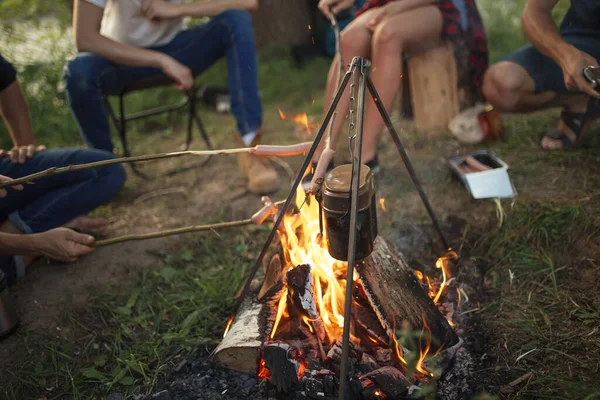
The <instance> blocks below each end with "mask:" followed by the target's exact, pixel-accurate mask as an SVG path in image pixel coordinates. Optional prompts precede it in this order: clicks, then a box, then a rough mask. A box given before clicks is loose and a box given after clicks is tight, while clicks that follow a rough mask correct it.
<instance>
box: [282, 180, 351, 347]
mask: <svg viewBox="0 0 600 400" xmlns="http://www.w3.org/2000/svg"><path fill="white" fill-rule="evenodd" d="M305 196H306V194H305V193H304V190H302V188H301V187H298V190H297V191H296V204H297V205H298V207H299V209H300V212H299V213H298V214H294V215H286V216H285V218H284V219H283V225H284V228H285V234H283V235H281V237H280V240H281V245H282V248H283V251H284V257H285V261H286V264H287V265H290V266H297V265H303V264H308V265H310V266H311V274H312V277H313V279H314V288H315V302H316V305H317V311H318V313H319V315H320V317H321V320H322V321H323V326H324V328H325V332H326V334H327V336H328V337H329V339H330V340H331V341H334V340H335V339H337V338H339V337H340V336H341V334H342V328H343V326H344V316H343V312H344V298H345V294H344V291H345V288H346V280H345V279H338V278H337V275H338V274H339V273H340V272H341V273H342V274H341V275H345V272H346V270H347V263H345V262H342V261H338V260H336V259H334V258H333V257H331V255H330V254H329V251H328V250H327V237H326V234H327V233H326V232H324V234H323V236H321V233H320V229H319V208H318V204H317V202H316V201H310V202H309V201H307V202H306V203H305V201H304V200H305ZM279 305H280V307H285V304H284V303H282V302H280V304H279ZM272 337H273V336H272Z"/></svg>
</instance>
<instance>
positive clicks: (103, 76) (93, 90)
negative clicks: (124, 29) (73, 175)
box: [63, 53, 164, 152]
mask: <svg viewBox="0 0 600 400" xmlns="http://www.w3.org/2000/svg"><path fill="white" fill-rule="evenodd" d="M162 75H164V74H163V73H162V72H161V71H160V70H159V69H158V68H150V67H129V66H125V65H119V64H115V63H113V62H111V61H108V60H106V59H104V58H102V57H100V56H97V55H95V54H92V53H80V54H78V55H77V56H76V57H75V58H73V59H71V60H70V61H69V62H68V63H67V65H66V66H65V69H64V72H63V80H64V82H65V91H66V94H67V101H68V103H69V107H70V109H71V113H72V114H73V117H74V118H75V122H76V123H77V126H78V127H79V132H80V134H81V136H82V138H83V140H84V141H85V143H86V144H87V146H88V147H89V148H93V149H99V150H104V151H108V152H112V151H113V147H114V146H113V143H112V140H111V138H110V126H109V121H108V112H107V110H106V107H105V105H104V101H103V95H119V94H121V93H123V92H124V91H125V89H126V88H127V87H128V86H130V85H132V84H135V83H136V82H138V81H140V80H143V79H147V78H152V77H155V76H162Z"/></svg>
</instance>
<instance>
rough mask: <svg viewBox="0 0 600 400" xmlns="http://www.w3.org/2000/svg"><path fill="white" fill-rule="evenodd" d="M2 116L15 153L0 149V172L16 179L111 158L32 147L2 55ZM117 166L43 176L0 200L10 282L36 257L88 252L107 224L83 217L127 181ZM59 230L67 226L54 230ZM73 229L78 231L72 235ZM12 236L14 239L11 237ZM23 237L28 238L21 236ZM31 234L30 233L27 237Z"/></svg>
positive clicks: (0, 246)
mask: <svg viewBox="0 0 600 400" xmlns="http://www.w3.org/2000/svg"><path fill="white" fill-rule="evenodd" d="M0 114H1V115H2V117H3V119H4V122H5V123H6V125H7V127H8V131H9V132H10V135H11V137H12V141H13V145H14V147H13V149H12V150H10V151H4V150H0V174H2V175H5V176H9V177H11V178H20V177H23V176H26V175H30V174H33V173H36V172H40V171H43V170H45V169H48V168H51V167H64V166H67V165H73V164H84V163H90V162H94V161H102V160H108V159H111V158H114V156H113V154H112V153H109V152H106V151H101V150H80V149H74V150H45V149H44V148H43V146H36V144H35V141H34V138H33V135H32V132H31V119H30V117H29V109H28V108H27V103H26V102H25V98H24V96H23V92H22V91H21V87H20V86H19V82H18V81H17V80H16V72H15V69H14V68H13V66H12V65H11V64H9V63H8V62H7V61H6V60H5V59H4V58H2V56H0ZM125 179H126V176H125V169H124V168H123V166H121V165H107V166H103V167H98V168H94V169H89V170H84V171H75V172H70V173H68V174H62V175H56V176H52V177H47V178H42V179H39V180H37V181H35V184H32V185H22V186H20V187H17V188H16V189H17V190H13V189H8V194H7V195H6V193H0V195H3V194H4V195H6V196H4V198H2V199H0V232H2V236H0V254H3V257H0V268H2V270H4V272H5V273H6V275H7V277H8V280H9V284H12V283H13V282H14V281H15V279H17V278H20V277H22V276H23V275H24V273H25V267H26V266H27V264H28V263H31V262H32V261H33V260H34V258H35V257H36V256H39V255H46V256H49V257H51V258H54V259H57V260H60V261H74V260H75V258H76V257H77V256H78V255H81V254H84V253H86V252H88V251H89V250H91V249H89V245H90V244H91V243H93V241H94V237H93V236H91V234H97V233H100V234H101V233H102V232H103V230H104V228H105V226H106V223H107V221H106V220H105V219H103V218H92V217H89V216H87V215H86V214H87V213H89V212H90V211H92V210H93V209H94V208H96V207H98V206H100V205H102V204H104V203H105V202H107V201H108V200H110V199H111V198H112V197H113V196H114V195H115V194H116V193H117V192H118V191H119V190H120V189H121V187H122V186H123V185H124V183H125ZM58 227H66V228H71V229H66V228H64V229H63V228H60V229H54V228H58ZM74 230H77V231H79V232H81V233H78V232H75V231H74ZM11 234H12V235H11ZM23 234H27V235H23ZM29 234H31V235H29Z"/></svg>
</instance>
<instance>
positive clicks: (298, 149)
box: [0, 142, 312, 189]
mask: <svg viewBox="0 0 600 400" xmlns="http://www.w3.org/2000/svg"><path fill="white" fill-rule="evenodd" d="M311 144H312V143H310V142H307V143H300V144H295V145H290V146H269V145H258V146H255V147H242V148H235V149H223V150H202V151H194V150H188V151H176V152H172V153H160V154H152V155H146V156H133V157H120V158H113V159H110V160H102V161H95V162H91V163H87V164H77V165H67V166H66V167H52V168H48V169H46V170H44V171H40V172H36V173H35V174H31V175H27V176H24V177H22V178H17V179H13V180H11V181H8V182H2V183H0V189H2V188H5V187H9V186H15V185H19V184H23V183H31V182H33V181H35V180H38V179H41V178H47V177H49V176H54V175H60V174H66V173H68V172H74V171H82V170H85V169H90V168H97V167H102V166H105V165H112V164H122V163H130V162H140V161H151V160H160V159H164V158H173V157H182V156H216V155H222V154H237V153H251V154H255V155H257V156H273V155H278V156H280V157H284V156H293V155H298V154H303V153H305V152H306V150H305V148H310V145H311ZM277 153H278V154H277Z"/></svg>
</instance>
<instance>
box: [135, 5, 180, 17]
mask: <svg viewBox="0 0 600 400" xmlns="http://www.w3.org/2000/svg"><path fill="white" fill-rule="evenodd" d="M142 13H144V15H145V16H146V17H147V18H148V19H151V20H154V21H159V20H161V19H171V18H178V17H181V15H180V13H179V5H178V4H174V3H168V2H166V1H164V0H142Z"/></svg>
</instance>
